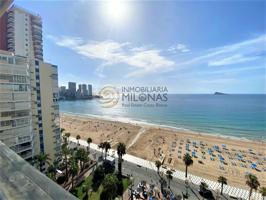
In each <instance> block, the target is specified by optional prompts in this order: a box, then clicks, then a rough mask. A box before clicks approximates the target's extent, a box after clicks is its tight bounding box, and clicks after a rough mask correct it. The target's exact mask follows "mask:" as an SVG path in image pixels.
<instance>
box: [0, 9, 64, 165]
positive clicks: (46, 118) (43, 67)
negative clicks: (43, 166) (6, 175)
mask: <svg viewBox="0 0 266 200" xmlns="http://www.w3.org/2000/svg"><path fill="white" fill-rule="evenodd" d="M0 22H1V23H0V30H4V31H1V32H0V39H1V40H0V43H1V45H0V48H1V50H4V51H2V54H5V53H4V52H7V54H8V56H3V57H8V58H7V59H11V58H12V59H13V60H14V61H16V60H19V59H18V58H24V61H25V63H24V64H23V66H24V65H25V66H27V67H24V68H25V69H24V68H23V67H21V65H22V64H21V61H20V62H19V64H17V63H16V62H14V63H13V64H9V63H8V62H7V63H5V62H4V61H2V62H0V72H1V73H0V74H1V77H0V93H1V91H4V92H5V91H6V92H7V93H8V94H7V96H8V95H9V96H10V95H11V97H10V98H11V100H12V101H17V100H16V98H17V96H16V95H17V94H16V93H23V94H21V95H24V96H25V95H26V94H27V95H26V96H27V101H26V100H25V99H23V100H21V101H22V102H23V103H21V104H19V103H18V102H9V101H11V100H10V99H8V98H7V97H4V96H3V95H2V94H1V98H2V99H0V101H1V102H0V113H1V116H3V117H1V118H0V124H1V125H0V140H3V141H4V142H5V141H7V140H8V141H9V142H10V143H8V142H6V143H8V144H10V145H8V146H9V147H11V148H13V149H14V150H16V149H19V150H18V151H17V152H20V151H21V149H27V150H28V149H30V150H31V154H30V153H29V152H30V151H27V156H26V158H27V159H31V158H33V156H34V155H36V154H39V153H41V152H43V153H47V154H49V156H50V157H51V158H52V160H54V159H55V158H56V157H58V156H59V155H60V153H61V148H60V147H61V138H60V126H59V106H58V102H57V100H58V98H59V97H58V93H59V91H58V74H57V66H55V65H52V64H49V63H46V62H44V61H43V40H42V19H41V17H40V16H38V15H36V14H33V13H31V12H29V11H27V10H25V9H23V8H20V7H17V6H12V7H10V8H8V9H7V11H6V12H4V13H3V15H2V16H0ZM8 52H12V53H11V54H10V53H8ZM20 60H21V59H20ZM8 64H9V65H12V66H11V67H15V68H16V67H20V70H22V69H23V70H24V72H23V73H24V74H27V76H23V77H20V78H22V79H23V80H25V78H26V79H27V82H25V83H24V82H23V83H18V82H16V81H17V74H16V73H15V72H14V71H12V73H14V74H12V73H11V72H7V71H5V70H6V65H8ZM1 70H2V71H1ZM2 73H3V76H2ZM10 73H11V74H10ZM11 76H12V77H11ZM10 80H12V81H11V82H10ZM12 84H14V85H16V86H14V87H12V86H11V85H12ZM17 85H18V86H17ZM25 85H26V86H25ZM17 87H18V91H17V90H15V89H14V88H17ZM25 87H26V88H27V91H24V90H23V88H25ZM7 88H9V90H7ZM15 97H16V98H15ZM5 98H7V99H6V100H5ZM25 98H26V97H25ZM5 101H7V102H5ZM1 103H11V104H12V105H11V104H10V110H7V112H8V113H2V111H5V110H3V109H2V108H1ZM4 106H5V104H2V107H4ZM18 109H20V110H18ZM21 115H23V120H22V119H16V117H13V116H21ZM24 115H25V116H24ZM10 118H11V119H12V120H10ZM19 124H23V125H25V126H28V129H27V130H26V129H25V130H24V129H23V130H24V132H25V134H24V132H23V134H22V135H23V137H24V135H25V138H27V142H28V143H26V144H25V145H24V144H23V145H22V146H21V141H23V139H21V136H20V135H21V134H19V133H17V135H16V133H15V132H16V131H13V128H14V127H19V126H18V125H19ZM2 129H3V130H2ZM7 130H9V132H10V131H11V132H12V131H13V132H14V133H13V132H12V134H13V136H14V137H13V140H12V139H8V138H6V137H7V135H8V134H7V133H9V132H8V131H7ZM26 133H27V134H26ZM12 134H11V135H12ZM26 136H27V137H26ZM3 138H4V139H3ZM29 138H30V139H29ZM29 140H30V141H29ZM25 141H26V139H25ZM23 152H24V151H23Z"/></svg>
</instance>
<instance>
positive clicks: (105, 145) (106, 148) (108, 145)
mask: <svg viewBox="0 0 266 200" xmlns="http://www.w3.org/2000/svg"><path fill="white" fill-rule="evenodd" d="M103 146H104V150H105V160H106V157H107V153H108V150H109V149H111V144H110V142H104V143H103Z"/></svg>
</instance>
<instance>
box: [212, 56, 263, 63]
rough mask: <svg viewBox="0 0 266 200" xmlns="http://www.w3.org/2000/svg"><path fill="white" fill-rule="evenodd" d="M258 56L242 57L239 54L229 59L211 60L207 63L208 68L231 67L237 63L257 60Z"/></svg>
mask: <svg viewBox="0 0 266 200" xmlns="http://www.w3.org/2000/svg"><path fill="white" fill-rule="evenodd" d="M258 58H259V57H258V56H249V57H248V56H244V55H241V54H235V55H232V56H230V57H224V58H221V59H216V60H211V61H209V62H208V65H209V66H223V65H232V64H237V63H243V62H249V61H253V60H257V59H258Z"/></svg>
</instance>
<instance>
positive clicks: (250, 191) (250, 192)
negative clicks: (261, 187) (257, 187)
mask: <svg viewBox="0 0 266 200" xmlns="http://www.w3.org/2000/svg"><path fill="white" fill-rule="evenodd" d="M251 195H252V188H250V190H249V196H248V200H250V197H251Z"/></svg>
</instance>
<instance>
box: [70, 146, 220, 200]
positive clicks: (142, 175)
mask: <svg viewBox="0 0 266 200" xmlns="http://www.w3.org/2000/svg"><path fill="white" fill-rule="evenodd" d="M69 146H70V148H74V147H77V145H76V144H75V143H71V144H70V145H69ZM79 148H85V149H86V147H83V146H82V145H80V146H79ZM112 153H113V152H112V150H110V151H109V155H112ZM90 155H91V156H92V157H93V159H96V160H98V159H99V158H100V157H101V156H102V152H100V151H97V150H94V149H90ZM115 162H116V168H117V162H118V161H117V158H115ZM122 171H123V174H124V175H132V176H133V179H134V184H133V189H136V188H137V185H138V184H139V183H140V182H141V181H146V182H147V183H149V184H154V185H156V186H157V187H160V183H159V175H158V173H157V171H154V170H151V169H148V168H145V167H140V166H138V165H136V164H134V163H131V162H128V161H123V164H122ZM165 180H166V181H167V179H166V178H165ZM170 185H171V190H172V192H173V193H174V194H175V195H182V192H183V193H186V186H185V182H184V181H182V180H179V179H176V178H173V180H171V182H170ZM189 185H190V187H189V188H188V189H187V191H188V195H189V200H199V199H202V197H201V196H200V194H199V193H198V189H199V187H198V186H197V185H192V183H189ZM213 194H214V196H215V195H216V194H215V193H214V192H213Z"/></svg>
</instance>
